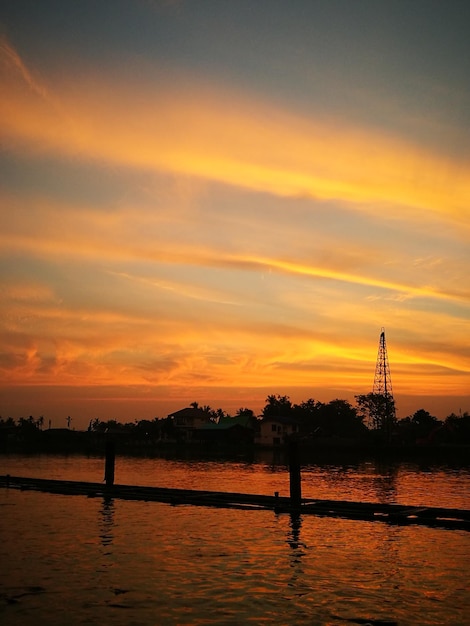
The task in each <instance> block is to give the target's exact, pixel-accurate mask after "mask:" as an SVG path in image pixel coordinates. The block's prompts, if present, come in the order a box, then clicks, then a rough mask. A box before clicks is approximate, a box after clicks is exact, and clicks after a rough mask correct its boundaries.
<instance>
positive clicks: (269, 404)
mask: <svg viewBox="0 0 470 626" xmlns="http://www.w3.org/2000/svg"><path fill="white" fill-rule="evenodd" d="M291 411H292V402H291V401H290V398H289V396H276V395H271V396H268V397H267V398H266V405H265V406H264V408H263V411H262V415H263V417H288V416H289V415H290V414H291Z"/></svg>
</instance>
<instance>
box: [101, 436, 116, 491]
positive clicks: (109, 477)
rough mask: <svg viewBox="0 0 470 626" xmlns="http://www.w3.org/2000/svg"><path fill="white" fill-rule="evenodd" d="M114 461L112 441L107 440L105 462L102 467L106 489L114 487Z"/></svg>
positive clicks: (114, 452) (114, 454)
mask: <svg viewBox="0 0 470 626" xmlns="http://www.w3.org/2000/svg"><path fill="white" fill-rule="evenodd" d="M115 460H116V448H115V445H114V441H112V440H111V439H108V440H107V441H106V460H105V465H104V480H105V482H106V487H112V486H113V485H114V462H115Z"/></svg>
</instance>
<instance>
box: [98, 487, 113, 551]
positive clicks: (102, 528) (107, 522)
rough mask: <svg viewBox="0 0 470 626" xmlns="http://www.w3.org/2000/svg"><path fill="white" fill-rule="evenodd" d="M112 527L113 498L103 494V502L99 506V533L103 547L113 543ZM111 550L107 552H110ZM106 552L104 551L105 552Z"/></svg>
mask: <svg viewBox="0 0 470 626" xmlns="http://www.w3.org/2000/svg"><path fill="white" fill-rule="evenodd" d="M113 528H114V499H113V498H110V497H109V496H104V498H103V503H102V506H101V508H100V518H99V533H100V540H101V545H102V546H103V547H108V546H111V545H112V543H113V538H114V534H113ZM110 553H111V552H109V554H110ZM105 554H106V553H105Z"/></svg>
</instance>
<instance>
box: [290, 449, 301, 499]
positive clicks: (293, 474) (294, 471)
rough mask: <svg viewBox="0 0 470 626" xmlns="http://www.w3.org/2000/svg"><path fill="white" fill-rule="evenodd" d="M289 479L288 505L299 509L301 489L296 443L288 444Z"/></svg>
mask: <svg viewBox="0 0 470 626" xmlns="http://www.w3.org/2000/svg"><path fill="white" fill-rule="evenodd" d="M288 450H289V479H290V505H291V507H292V508H293V509H300V506H301V504H302V487H301V477H300V460H299V444H298V443H297V441H290V442H289V448H288Z"/></svg>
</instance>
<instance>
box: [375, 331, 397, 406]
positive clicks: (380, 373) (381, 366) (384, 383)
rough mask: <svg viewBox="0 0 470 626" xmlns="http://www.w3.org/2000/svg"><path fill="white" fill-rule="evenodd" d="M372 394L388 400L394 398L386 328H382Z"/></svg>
mask: <svg viewBox="0 0 470 626" xmlns="http://www.w3.org/2000/svg"><path fill="white" fill-rule="evenodd" d="M372 392H373V393H376V394H380V395H382V396H385V397H387V398H391V399H392V398H393V390H392V377H391V376H390V365H389V362H388V354H387V343H386V341H385V328H382V332H381V333H380V339H379V351H378V353H377V364H376V366H375V376H374V388H373V390H372Z"/></svg>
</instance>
